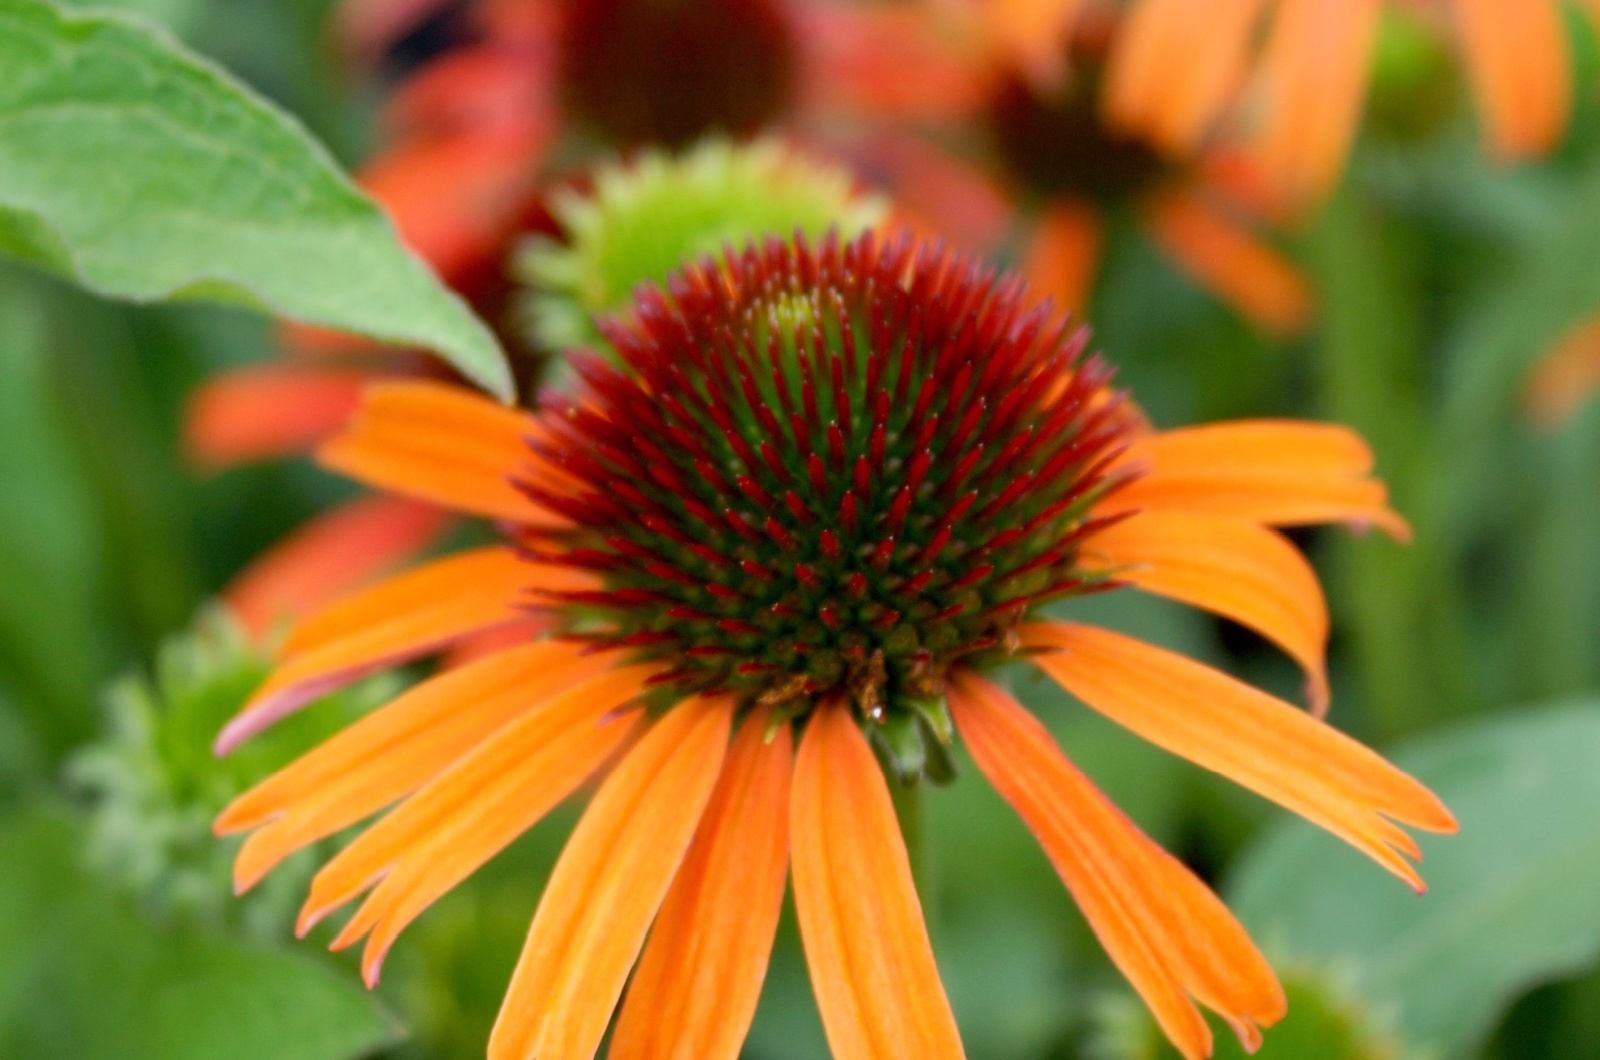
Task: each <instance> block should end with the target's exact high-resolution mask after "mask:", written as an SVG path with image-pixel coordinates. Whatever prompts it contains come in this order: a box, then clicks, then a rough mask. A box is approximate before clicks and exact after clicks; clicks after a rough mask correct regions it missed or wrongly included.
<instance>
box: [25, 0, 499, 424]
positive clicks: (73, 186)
mask: <svg viewBox="0 0 1600 1060" xmlns="http://www.w3.org/2000/svg"><path fill="white" fill-rule="evenodd" d="M0 70H4V71H5V77H4V78H3V79H0V253H7V254H11V255H13V256H16V257H20V258H22V259H23V260H25V261H28V262H31V263H32V264H34V265H36V266H39V267H41V268H44V269H47V270H49V271H52V272H55V273H59V274H61V275H64V276H67V277H69V278H71V279H73V280H76V281H77V282H79V283H80V284H82V285H84V286H85V287H87V288H89V289H90V290H93V291H95V292H96V293H99V294H102V295H107V296H110V297H116V298H126V299H131V300H134V301H141V302H143V301H155V300H161V299H196V300H202V301H211V302H219V303H223V304H227V305H235V306H245V307H249V308H254V309H260V310H262V311H265V312H271V313H275V314H280V315H282V316H287V317H292V318H294V319H296V320H301V321H306V322H308V323H313V324H321V325H326V326H329V327H335V328H341V329H344V330H347V331H355V332H360V333H361V334H364V335H370V336H372V337H374V338H377V339H381V340H385V341H389V342H396V343H403V344H408V345H417V346H423V347H426V348H428V349H432V350H434V351H436V352H438V353H439V354H440V355H441V356H443V357H444V358H445V359H446V360H448V361H450V362H451V363H452V364H453V365H455V366H456V367H457V368H459V369H460V370H461V371H462V372H463V373H465V374H466V375H468V376H469V377H471V378H472V379H474V380H475V381H477V382H479V383H481V384H482V385H483V386H485V387H486V388H487V389H489V390H491V391H493V392H494V393H495V394H497V395H499V396H501V397H507V398H508V397H510V396H511V393H512V383H511V376H510V372H509V369H508V368H507V367H506V364H505V359H504V354H503V353H502V352H501V351H500V348H499V346H498V344H497V343H496V342H495V340H494V338H493V336H492V335H491V334H490V332H489V330H488V329H487V328H486V327H484V325H483V324H482V323H481V322H480V321H479V320H478V319H477V318H476V317H474V316H473V315H472V313H471V311H469V310H468V309H467V307H466V305H465V304H464V303H463V302H462V301H461V300H460V299H459V298H457V297H456V296H455V295H454V294H452V293H451V292H450V291H448V290H447V289H446V288H444V287H443V286H442V285H441V284H440V283H439V281H438V280H437V279H436V278H435V277H434V276H433V275H432V274H430V273H429V272H428V270H427V269H426V268H425V267H424V266H423V265H422V264H421V263H420V262H419V261H418V260H417V259H416V258H415V257H413V256H412V255H411V254H410V253H409V252H408V251H407V250H405V248H404V247H402V246H401V244H400V242H399V240H398V238H397V237H396V234H395V231H394V228H393V226H392V225H391V224H390V223H389V221H388V219H387V218H386V217H385V216H384V215H383V213H382V212H381V211H380V210H379V209H378V208H377V206H375V205H374V204H373V203H372V202H371V201H370V200H369V199H367V198H366V197H365V196H364V195H363V194H362V193H361V192H360V191H359V190H357V189H356V187H355V186H354V185H353V184H351V183H350V181H349V180H348V179H347V178H346V177H345V176H344V175H343V174H342V173H341V172H340V171H339V169H338V167H337V166H336V165H335V164H334V162H333V160H332V159H331V158H330V157H329V156H328V154H327V152H326V151H325V150H324V149H323V148H322V147H321V146H320V145H319V144H318V143H317V142H316V141H315V140H314V139H313V138H312V137H311V136H310V135H309V134H308V133H307V132H306V131H305V129H304V128H302V127H301V126H300V124H299V123H298V122H296V121H295V120H294V119H292V118H290V117H288V116H286V115H285V114H283V113H282V112H280V111H278V110H277V109H275V108H274V107H272V106H271V105H270V104H268V103H267V102H266V101H265V100H263V99H262V98H261V97H260V96H259V95H257V94H256V93H254V92H253V91H251V90H250V89H248V88H246V87H245V86H244V85H242V84H240V83H239V82H238V81H236V80H234V79H233V78H232V77H230V76H229V75H228V74H227V73H226V72H224V71H223V70H221V69H219V68H217V67H216V66H214V65H212V64H211V63H209V62H207V61H205V60H204V59H202V58H200V57H198V56H196V55H194V54H193V53H192V52H189V51H187V50H186V49H185V48H183V46H182V45H180V44H178V43H177V42H176V41H174V40H173V39H171V38H170V37H169V36H167V35H166V34H165V33H163V32H161V31H159V30H156V29H152V28H148V27H145V26H142V25H140V24H139V23H137V22H135V21H133V20H131V19H128V18H126V17H124V16H121V15H117V14H108V13H105V12H88V13H72V12H66V11H60V10H57V9H55V8H53V7H51V6H49V5H48V4H45V3H42V2H40V0H0Z"/></svg>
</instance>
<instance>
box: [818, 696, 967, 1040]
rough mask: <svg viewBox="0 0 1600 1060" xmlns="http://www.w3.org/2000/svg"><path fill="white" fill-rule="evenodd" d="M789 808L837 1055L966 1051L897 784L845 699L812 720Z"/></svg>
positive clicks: (825, 1017) (826, 1024)
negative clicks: (931, 936)
mask: <svg viewBox="0 0 1600 1060" xmlns="http://www.w3.org/2000/svg"><path fill="white" fill-rule="evenodd" d="M790 810H791V820H790V826H789V828H790V835H791V837H792V838H791V845H792V847H793V854H792V856H793V859H794V862H793V873H794V904H795V911H796V912H797V913H798V914H799V919H800V939H801V941H802V942H803V943H804V945H805V951H806V963H807V964H808V965H809V966H810V969H811V984H812V988H813V989H814V990H815V992H816V995H817V1005H818V1007H819V1008H820V1009H821V1011H822V1025H823V1028H824V1029H825V1030H826V1031H827V1034H828V1045H829V1046H830V1047H831V1048H832V1051H833V1055H834V1057H835V1060H876V1058H879V1057H886V1056H907V1057H911V1056H914V1057H917V1058H918V1060H944V1058H947V1057H960V1056H964V1055H965V1053H964V1052H963V1051H962V1048H961V1036H960V1034H959V1032H958V1031H957V1029H956V1021H955V1016H954V1015H953V1014H952V1013H951V1011H950V1002H949V1001H948V1000H947V999H946V998H945V994H944V987H943V986H942V985H941V984H940V982H939V970H938V968H937V967H935V965H934V961H933V950H932V948H931V947H930V945H929V943H928V931H927V928H926V927H925V926H924V925H923V922H922V906H921V903H919V902H918V901H917V891H916V886H915V884H914V883H913V882H912V879H911V864H910V861H909V860H908V859H907V857H906V849H905V845H904V844H903V842H902V841H901V838H900V826H899V824H898V822H897V821H896V820H895V813H894V805H893V803H891V802H890V799H889V788H888V785H887V784H885V783H884V779H883V774H882V773H881V772H880V771H879V769H878V762H877V759H876V758H874V757H873V754H872V749H871V748H870V747H868V746H867V740H866V737H865V736H863V735H862V733H861V730H860V729H859V728H857V727H856V723H855V719H854V718H853V717H852V716H851V714H850V710H849V708H848V707H846V706H844V705H843V704H839V703H835V704H829V705H825V706H822V707H820V708H818V709H817V710H816V711H815V712H813V713H812V715H811V717H810V719H809V720H808V721H807V723H806V731H805V736H804V738H803V739H802V740H801V742H800V753H799V755H798V756H797V757H796V760H795V770H794V795H793V802H792V803H791V807H790Z"/></svg>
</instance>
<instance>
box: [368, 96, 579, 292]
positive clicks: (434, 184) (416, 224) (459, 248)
mask: <svg viewBox="0 0 1600 1060" xmlns="http://www.w3.org/2000/svg"><path fill="white" fill-rule="evenodd" d="M549 136H550V130H549V129H548V128H546V127H545V126H543V125H539V124H516V125H495V126H491V127H487V128H472V129H466V130H462V131H459V132H454V133H449V134H444V135H439V136H413V137H407V138H406V139H403V140H400V141H399V142H397V143H395V144H394V145H392V146H391V147H389V148H388V149H386V150H385V151H384V152H383V153H382V154H380V155H378V156H377V157H375V158H373V159H372V160H371V161H369V162H368V163H367V164H366V165H364V166H362V167H361V169H360V171H359V172H358V173H357V174H356V178H357V181H358V182H359V183H360V184H361V186H362V187H364V188H365V189H366V190H367V191H368V192H369V193H370V194H371V195H372V197H373V198H375V199H377V200H378V202H379V204H380V205H382V206H383V207H384V209H385V210H387V211H388V213H389V216H390V217H391V218H392V219H393V221H394V223H395V227H396V228H398V229H399V231H400V238H401V240H402V241H404V242H405V244H406V246H408V247H410V248H411V249H412V250H413V251H415V252H416V253H417V255H418V256H419V257H421V258H422V259H423V260H424V261H426V262H427V263H428V264H429V265H431V266H433V268H434V271H436V272H438V273H439V275H440V277H442V278H443V279H444V281H445V282H446V283H450V284H456V283H458V282H459V281H461V280H462V279H463V278H464V277H466V276H468V275H471V274H473V273H474V272H477V271H480V270H481V269H482V267H483V264H484V261H485V259H499V258H501V257H503V256H504V255H505V254H506V253H507V251H508V249H509V247H508V246H507V244H508V241H509V239H510V237H511V235H512V233H513V230H514V229H515V226H516V223H517V221H518V220H519V219H520V218H521V217H522V215H523V213H524V212H525V210H526V206H527V201H528V198H529V196H531V195H532V194H533V193H534V189H535V187H536V182H537V177H538V165H537V164H538V161H539V158H540V156H541V155H542V153H543V151H544V149H545V146H546V144H547V143H548V141H549Z"/></svg>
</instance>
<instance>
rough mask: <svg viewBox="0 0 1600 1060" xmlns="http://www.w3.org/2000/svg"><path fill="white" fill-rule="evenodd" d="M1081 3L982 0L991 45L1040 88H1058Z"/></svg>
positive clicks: (1080, 0)
mask: <svg viewBox="0 0 1600 1060" xmlns="http://www.w3.org/2000/svg"><path fill="white" fill-rule="evenodd" d="M1083 6H1084V0H984V3H983V4H982V5H981V7H980V9H981V10H982V11H983V15H984V20H985V23H986V26H987V29H988V31H989V33H990V35H991V37H992V39H993V40H994V43H995V44H996V45H997V46H998V47H999V48H1000V49H1001V51H1002V52H1003V53H1004V54H1005V55H1006V56H1007V57H1008V58H1009V60H1010V62H1011V64H1012V65H1014V66H1015V67H1016V68H1017V69H1018V70H1021V71H1022V72H1023V73H1024V74H1025V75H1026V76H1027V77H1028V79H1029V80H1030V81H1032V82H1033V83H1034V84H1035V85H1037V86H1039V87H1040V88H1048V87H1050V86H1052V85H1055V84H1058V83H1059V82H1060V80H1061V78H1062V76H1063V75H1064V74H1065V73H1066V52H1067V47H1066V46H1067V40H1068V37H1069V35H1070V30H1071V29H1072V25H1073V23H1074V22H1076V21H1077V18H1078V14H1079V12H1080V11H1082V10H1083Z"/></svg>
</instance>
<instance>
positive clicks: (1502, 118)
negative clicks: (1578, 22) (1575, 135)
mask: <svg viewBox="0 0 1600 1060" xmlns="http://www.w3.org/2000/svg"><path fill="white" fill-rule="evenodd" d="M1451 7H1452V9H1453V10H1454V12H1455V17H1456V23H1457V25H1458V27H1459V29H1460V32H1461V47H1462V50H1463V52H1465V59H1466V66H1467V74H1468V76H1469V77H1470V79H1471V82H1472V90H1473V95H1474V96H1475V97H1476V98H1477V103H1478V109H1479V111H1481V112H1482V114H1483V123H1484V126H1485V128H1486V130H1487V132H1488V134H1489V142H1490V143H1491V145H1492V146H1493V148H1494V150H1495V152H1496V153H1497V154H1498V155H1499V156H1500V157H1501V158H1506V159H1517V158H1528V157H1532V156H1535V155H1540V154H1543V153H1544V152H1546V151H1548V150H1550V148H1552V147H1554V146H1555V145H1556V144H1557V143H1558V142H1559V141H1560V139H1561V136H1562V134H1563V133H1565V132H1566V128H1567V118H1568V115H1569V114H1570V113H1571V110H1572V63H1571V60H1570V59H1569V57H1568V53H1567V33H1566V25H1565V22H1564V20H1563V19H1562V15H1561V9H1560V5H1559V4H1557V3H1556V2H1555V0H1451Z"/></svg>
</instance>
